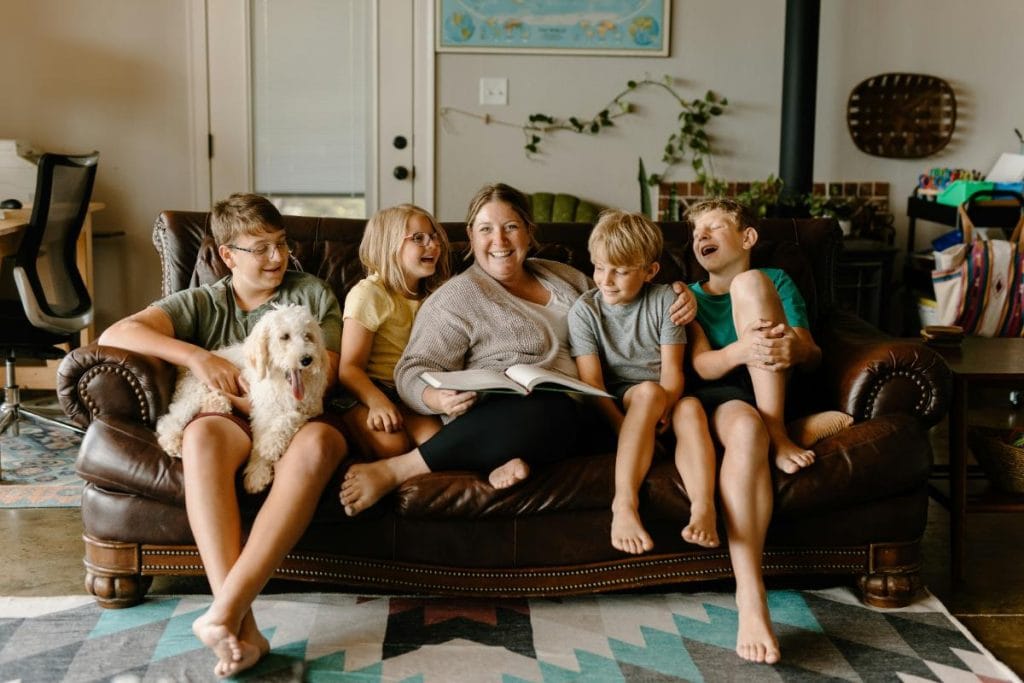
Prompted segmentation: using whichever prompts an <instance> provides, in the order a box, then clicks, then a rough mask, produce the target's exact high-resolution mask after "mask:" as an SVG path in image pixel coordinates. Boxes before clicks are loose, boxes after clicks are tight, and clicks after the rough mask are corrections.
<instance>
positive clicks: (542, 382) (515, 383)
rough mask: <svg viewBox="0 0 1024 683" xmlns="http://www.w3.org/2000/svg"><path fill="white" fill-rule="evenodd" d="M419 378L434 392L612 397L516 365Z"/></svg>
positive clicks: (548, 372) (553, 374)
mask: <svg viewBox="0 0 1024 683" xmlns="http://www.w3.org/2000/svg"><path fill="white" fill-rule="evenodd" d="M420 377H421V378H423V381H424V382H426V383H427V384H429V385H430V386H432V387H434V388H435V389H454V390H455V391H501V392H512V393H516V394H522V395H523V396H525V395H527V394H529V393H530V392H531V391H533V390H535V389H537V390H545V391H569V392H576V393H580V394H591V395H592V396H608V397H611V394H608V393H605V392H603V391H601V390H600V389H595V388H594V387H592V386H590V385H589V384H586V383H585V382H581V381H579V380H578V379H573V378H572V377H569V376H568V375H565V374H563V373H561V372H556V371H555V370H548V369H546V368H542V367H539V366H537V365H513V366H512V367H510V368H508V369H507V370H505V371H504V372H501V371H500V370H484V369H479V370H455V371H453V372H424V373H423V374H421V375H420Z"/></svg>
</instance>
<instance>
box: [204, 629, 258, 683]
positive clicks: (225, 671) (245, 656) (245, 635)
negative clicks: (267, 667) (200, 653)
mask: <svg viewBox="0 0 1024 683" xmlns="http://www.w3.org/2000/svg"><path fill="white" fill-rule="evenodd" d="M238 644H239V645H240V646H241V649H242V657H241V659H239V660H238V661H237V662H223V661H219V662H217V666H216V667H214V669H213V673H214V674H216V675H217V676H218V677H220V678H228V677H229V676H237V675H238V674H239V673H241V672H243V671H245V670H246V669H251V668H252V667H254V666H256V664H258V663H259V661H260V660H261V659H263V657H264V656H265V655H266V654H267V653H268V652H270V642H269V641H268V640H267V639H266V638H265V637H264V636H263V634H262V633H260V631H259V629H258V628H256V622H255V621H253V620H252V619H251V618H250V619H247V620H246V621H243V622H242V629H241V631H239V633H238Z"/></svg>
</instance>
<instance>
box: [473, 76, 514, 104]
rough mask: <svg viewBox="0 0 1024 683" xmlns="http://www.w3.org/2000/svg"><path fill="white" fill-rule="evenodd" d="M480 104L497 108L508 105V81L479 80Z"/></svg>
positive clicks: (497, 79) (496, 79) (501, 79)
mask: <svg viewBox="0 0 1024 683" xmlns="http://www.w3.org/2000/svg"><path fill="white" fill-rule="evenodd" d="M480 104H490V105H497V106H499V107H502V106H505V105H507V104H508V79H507V78H481V79H480Z"/></svg>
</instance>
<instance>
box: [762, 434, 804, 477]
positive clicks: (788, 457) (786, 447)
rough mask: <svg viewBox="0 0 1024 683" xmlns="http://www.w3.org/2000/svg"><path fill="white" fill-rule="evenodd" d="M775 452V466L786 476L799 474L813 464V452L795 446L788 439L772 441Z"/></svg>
mask: <svg viewBox="0 0 1024 683" xmlns="http://www.w3.org/2000/svg"><path fill="white" fill-rule="evenodd" d="M772 446H773V447H774V452H775V466H776V467H778V468H779V469H780V470H782V471H783V472H785V473H786V474H793V473H794V472H799V471H800V470H802V469H803V468H805V467H807V466H808V465H810V464H812V463H813V462H814V451H811V450H808V449H806V448H801V447H800V446H797V445H796V444H795V443H793V441H792V440H791V439H790V438H789V437H788V436H786V437H784V438H783V437H779V438H777V439H773V440H772Z"/></svg>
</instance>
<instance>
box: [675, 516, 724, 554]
mask: <svg viewBox="0 0 1024 683" xmlns="http://www.w3.org/2000/svg"><path fill="white" fill-rule="evenodd" d="M682 537H683V540H684V541H686V542H687V543H693V544H695V545H699V546H703V547H704V548H717V547H718V545H719V543H720V541H719V540H718V525H717V520H716V517H715V509H714V508H713V507H702V506H691V507H690V523H689V524H687V525H686V526H685V527H683V531H682Z"/></svg>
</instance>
